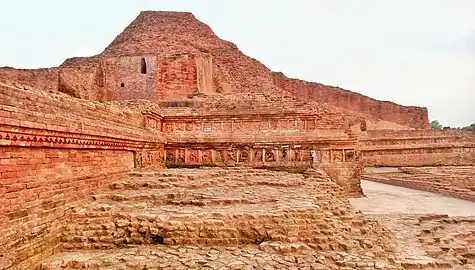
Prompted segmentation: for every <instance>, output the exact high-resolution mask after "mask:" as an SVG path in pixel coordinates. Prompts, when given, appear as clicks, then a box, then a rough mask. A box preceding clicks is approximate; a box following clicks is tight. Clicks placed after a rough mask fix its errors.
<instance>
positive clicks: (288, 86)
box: [273, 72, 429, 129]
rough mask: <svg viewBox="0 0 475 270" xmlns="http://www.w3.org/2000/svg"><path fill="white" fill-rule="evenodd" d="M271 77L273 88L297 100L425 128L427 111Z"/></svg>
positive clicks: (321, 86) (343, 90)
mask: <svg viewBox="0 0 475 270" xmlns="http://www.w3.org/2000/svg"><path fill="white" fill-rule="evenodd" d="M273 76H274V81H275V83H276V85H278V86H279V87H281V88H282V89H285V90H286V91H289V92H291V93H293V94H294V95H295V96H297V97H299V98H301V99H304V100H308V99H314V100H318V101H320V102H323V103H327V104H329V105H330V106H334V107H338V108H342V109H346V110H349V111H352V112H355V113H361V114H363V115H367V116H368V117H369V118H370V119H374V118H376V119H382V120H386V121H389V122H395V123H398V124H401V125H403V126H407V127H410V128H416V129H428V128H429V117H428V111H427V108H420V107H409V106H401V105H398V104H395V103H393V102H388V101H379V100H375V99H372V98H370V97H367V96H363V95H361V94H358V93H354V92H351V91H348V90H345V89H342V88H338V87H332V86H327V85H323V84H320V83H311V82H306V81H302V80H298V79H289V78H287V77H285V75H284V74H282V73H278V72H274V73H273Z"/></svg>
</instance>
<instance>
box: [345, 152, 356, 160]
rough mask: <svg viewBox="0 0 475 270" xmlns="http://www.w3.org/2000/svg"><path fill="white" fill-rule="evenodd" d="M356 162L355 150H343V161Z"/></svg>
mask: <svg viewBox="0 0 475 270" xmlns="http://www.w3.org/2000/svg"><path fill="white" fill-rule="evenodd" d="M355 160H356V153H355V150H345V161H346V162H352V161H355Z"/></svg>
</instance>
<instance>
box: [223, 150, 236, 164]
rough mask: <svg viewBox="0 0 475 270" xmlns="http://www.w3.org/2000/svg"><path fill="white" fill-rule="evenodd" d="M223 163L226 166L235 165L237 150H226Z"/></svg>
mask: <svg viewBox="0 0 475 270" xmlns="http://www.w3.org/2000/svg"><path fill="white" fill-rule="evenodd" d="M225 153H226V159H225V162H226V163H228V164H233V163H237V149H231V150H226V151H225Z"/></svg>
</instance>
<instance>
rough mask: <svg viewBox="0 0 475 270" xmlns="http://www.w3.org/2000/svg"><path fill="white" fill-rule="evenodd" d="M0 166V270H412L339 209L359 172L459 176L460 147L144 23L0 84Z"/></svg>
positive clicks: (178, 23)
mask: <svg viewBox="0 0 475 270" xmlns="http://www.w3.org/2000/svg"><path fill="white" fill-rule="evenodd" d="M0 151H1V155H0V176H1V177H0V229H1V231H2V233H0V269H35V268H37V269H58V268H63V269H87V268H90V269H121V268H124V269H125V268H127V267H129V268H132V269H139V267H141V269H145V268H146V269H156V268H157V267H158V268H166V267H169V269H178V268H180V267H188V268H204V267H211V268H213V269H218V268H219V267H228V268H231V269H243V268H244V267H245V266H246V265H247V266H249V265H251V266H253V267H256V268H265V267H267V268H269V267H270V268H269V269H272V268H275V267H279V265H280V267H293V266H295V267H304V266H305V267H313V269H338V267H343V268H345V267H346V268H349V269H352V268H361V269H365V268H368V267H372V268H380V269H389V268H397V267H404V266H411V265H414V264H413V263H410V262H408V261H405V260H404V258H403V257H401V256H399V255H398V253H397V247H396V240H395V238H394V235H393V234H392V233H391V232H389V231H388V230H387V229H385V228H384V227H383V226H382V225H381V224H379V223H378V222H376V221H374V220H373V219H371V218H368V217H367V216H364V215H363V214H361V213H360V212H358V211H355V210H354V209H353V208H352V207H351V205H350V204H349V202H348V199H347V198H348V197H361V196H364V194H363V191H362V189H361V186H360V178H361V175H362V170H363V167H364V166H396V167H400V166H403V167H411V166H433V167H434V166H465V167H463V168H465V170H468V171H471V170H472V169H473V166H474V165H475V136H474V135H473V134H471V133H469V132H453V131H432V130H429V121H428V113H427V109H425V108H418V107H406V106H401V105H397V104H394V103H390V102H382V101H377V100H374V99H371V98H369V97H365V96H362V95H360V94H356V93H353V92H350V91H347V90H343V89H339V88H336V87H330V86H326V85H322V84H314V83H308V82H303V81H299V80H296V79H289V78H287V77H285V75H283V74H282V73H275V72H272V71H270V70H269V69H268V68H266V67H265V66H264V65H263V64H261V63H259V62H258V61H257V60H255V59H252V58H249V57H247V56H245V55H244V54H243V53H241V52H240V51H239V50H238V48H237V46H236V45H234V44H232V43H230V42H228V41H224V40H221V39H219V38H218V37H217V36H216V35H215V34H214V33H213V31H212V30H211V28H210V27H209V26H207V25H205V24H203V23H202V22H200V21H198V20H197V19H196V18H195V17H194V16H193V15H192V14H191V13H182V12H156V11H147V12H142V13H140V15H139V16H138V17H137V18H136V20H135V21H133V22H132V23H131V24H130V25H129V26H128V27H127V28H126V29H125V30H124V31H123V32H122V33H121V34H119V35H118V36H117V37H116V39H115V40H114V41H113V42H112V43H111V44H110V45H109V46H108V47H107V48H106V49H105V50H104V51H103V52H102V53H100V54H98V55H95V56H92V57H86V58H71V59H67V60H66V61H64V63H63V64H61V65H60V66H59V67H54V68H47V69H36V70H20V69H14V68H1V69H0ZM444 168H445V167H444ZM450 168H452V167H450ZM459 168H460V167H455V168H454V169H453V170H458V169H459ZM263 169H267V170H263ZM439 169H442V167H440V168H439ZM407 170H415V169H413V168H407ZM421 170H422V169H421ZM303 172H305V173H303ZM471 172H473V171H471ZM472 175H473V174H472ZM367 177H371V176H370V175H367ZM378 177H379V178H378ZM374 178H375V179H376V178H378V179H379V180H378V179H376V180H375V181H383V180H381V176H380V175H379V176H377V177H376V176H374ZM392 179H393V178H391V180H387V182H391V183H392V184H394V183H395V182H397V183H396V184H399V185H402V186H410V187H413V188H419V189H423V190H430V191H436V192H441V193H445V194H448V195H451V196H458V195H457V194H458V193H459V190H456V189H450V188H448V189H444V191H443V192H442V191H441V190H437V189H429V188H428V187H427V186H428V185H426V183H429V184H430V181H428V180H422V182H421V183H419V184H418V185H414V184H412V182H411V183H409V182H410V181H405V180H404V181H403V180H397V181H396V180H392ZM452 180H453V181H452ZM398 181H399V182H398ZM444 181H449V182H447V183H445V184H446V185H447V186H450V187H454V186H455V187H460V188H461V187H462V186H463V188H465V189H467V190H469V191H470V190H471V192H472V193H469V195H467V197H463V198H465V199H467V198H468V199H470V198H472V199H473V198H475V197H470V196H473V192H475V189H474V187H473V182H470V181H469V180H467V181H466V182H470V183H471V186H467V185H466V182H463V181H460V179H459V178H457V177H454V178H444ZM451 181H452V182H451ZM404 183H408V184H407V185H406V184H404ZM469 191H467V192H469ZM456 193H457V194H456ZM464 196H465V195H464ZM458 197H461V196H458ZM464 222H465V221H464ZM466 222H467V223H470V222H469V221H466ZM472 244H473V243H472ZM90 250H95V251H94V253H88V252H90ZM65 251H73V252H74V251H77V252H83V253H82V254H83V255H81V256H82V257H81V259H77V258H78V257H77V256H76V255H74V254H73V255H71V254H69V253H61V252H65ZM68 254H69V255H68ZM88 254H89V255H88ZM92 254H94V255H92ZM183 254H189V255H190V256H195V257H193V259H190V258H188V259H186V258H185V259H184V257H183ZM210 254H211V255H210ZM242 254H254V255H255V256H250V257H253V258H250V257H249V256H242ZM296 254H297V255H296ZM465 254H466V253H463V252H462V253H460V256H462V257H463V256H465ZM166 256H169V257H170V258H172V259H170V260H168V259H167V260H166V259H163V258H164V257H166ZM259 256H260V257H259ZM398 256H399V257H398ZM289 257H290V259H289ZM439 257H440V258H442V256H439ZM210 258H215V259H210ZM246 258H247V259H246ZM256 258H259V259H256ZM269 258H271V259H269ZM444 258H445V257H444ZM182 259H183V260H182ZM474 259H475V258H469V259H467V261H465V264H469V263H473V260H474ZM171 261H174V262H173V263H172V262H171ZM177 262H179V264H176V263H177ZM275 262H278V264H275ZM438 263H439V264H437V265H439V266H441V267H443V266H444V263H443V258H442V259H441V260H440V261H439V262H438ZM431 265H432V264H431ZM434 265H435V264H434ZM335 267H336V268H335Z"/></svg>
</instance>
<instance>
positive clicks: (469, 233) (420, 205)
mask: <svg viewBox="0 0 475 270" xmlns="http://www.w3.org/2000/svg"><path fill="white" fill-rule="evenodd" d="M361 185H362V188H363V191H364V193H365V194H366V196H367V197H366V198H357V199H350V202H351V204H352V205H353V206H354V207H355V208H356V209H358V210H360V211H362V212H363V213H365V214H368V215H369V216H372V217H373V218H375V219H376V220H378V221H379V222H380V223H381V224H382V225H384V226H385V227H386V228H387V229H389V230H390V231H392V232H393V233H394V234H395V236H396V238H397V240H398V242H399V244H398V246H399V248H400V250H399V255H400V256H401V257H404V258H406V262H407V264H408V265H407V266H409V265H412V264H414V265H415V264H419V265H423V266H424V267H425V268H429V269H433V268H441V267H442V268H446V269H475V266H474V259H475V203H474V202H470V201H465V200H460V199H455V198H450V197H446V196H442V195H439V194H435V193H430V192H423V191H418V190H413V189H408V188H402V187H397V186H391V185H386V184H381V183H375V182H370V181H362V183H361ZM418 267H420V266H417V267H416V268H418ZM432 267H433V268H432ZM406 268H407V267H406ZM409 268H410V267H409Z"/></svg>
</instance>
